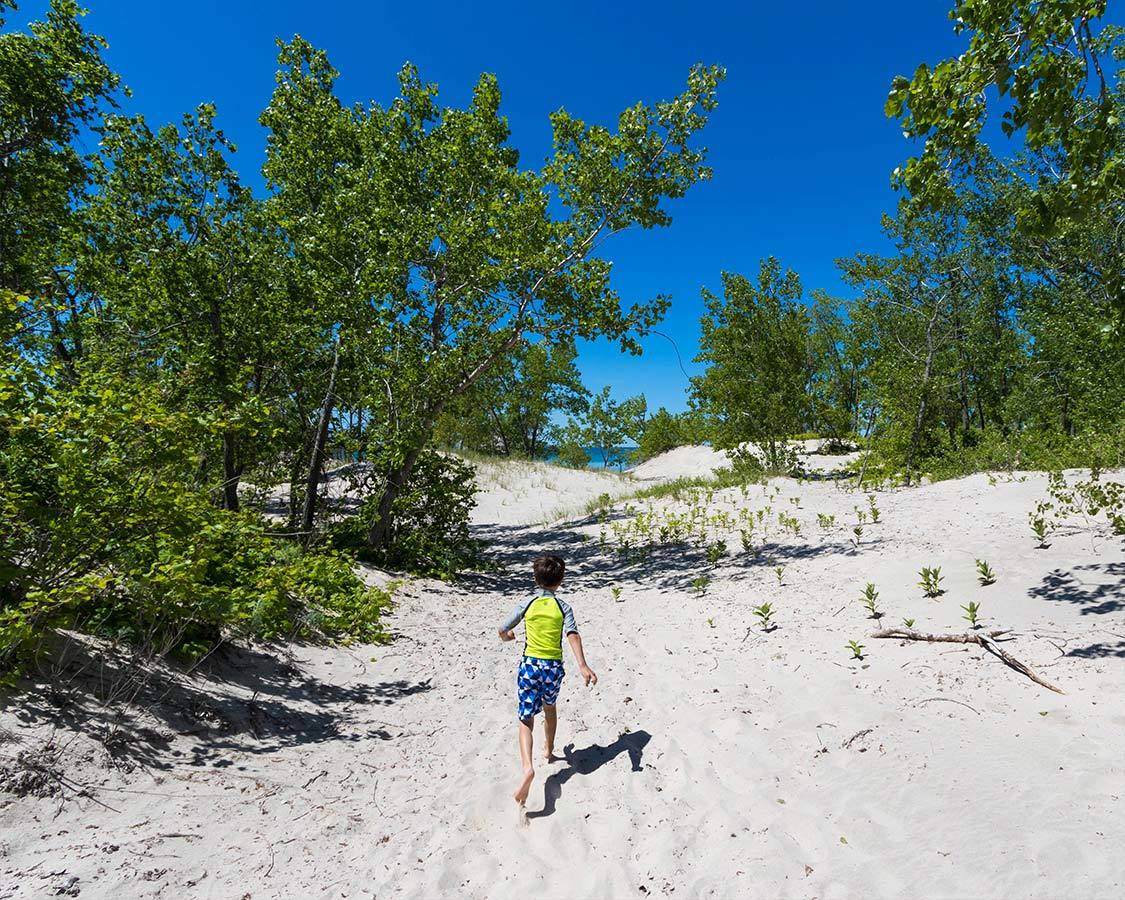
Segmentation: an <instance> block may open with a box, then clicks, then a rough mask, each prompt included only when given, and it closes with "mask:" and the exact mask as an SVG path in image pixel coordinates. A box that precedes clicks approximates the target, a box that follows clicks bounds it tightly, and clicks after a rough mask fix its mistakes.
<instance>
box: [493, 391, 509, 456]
mask: <svg viewBox="0 0 1125 900" xmlns="http://www.w3.org/2000/svg"><path fill="white" fill-rule="evenodd" d="M488 411H489V412H490V413H492V421H493V422H495V423H496V434H497V435H498V436H499V438H500V446H501V448H502V449H503V451H504V455H505V456H511V455H512V448H511V447H509V446H508V436H507V435H506V434H505V433H504V426H503V425H502V424H500V414H499V413H498V412H496V407H495V406H493V405H492V404H489V406H488Z"/></svg>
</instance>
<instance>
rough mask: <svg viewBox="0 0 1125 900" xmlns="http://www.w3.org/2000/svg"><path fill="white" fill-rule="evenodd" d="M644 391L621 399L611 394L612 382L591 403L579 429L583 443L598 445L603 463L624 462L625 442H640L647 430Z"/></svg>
mask: <svg viewBox="0 0 1125 900" xmlns="http://www.w3.org/2000/svg"><path fill="white" fill-rule="evenodd" d="M645 411H646V406H645V398H644V394H640V395H638V396H636V397H627V398H626V399H624V400H622V401H620V402H618V401H616V400H614V399H613V398H612V397H610V388H609V385H606V386H605V387H604V388H602V389H601V390H600V391H599V392H598V393H597V394H595V395H594V399H593V400H592V401H591V403H590V411H589V412H588V413H587V414H586V417H585V419H584V420H583V422H582V426H581V429H580V431H579V435H580V441H581V443H582V444H583V445H585V446H589V447H596V448H597V449H598V451H599V452H600V453H601V457H602V465H603V466H605V467H606V468H609V465H610V462H611V461H616V462H617V464H618V465H619V466H621V465H624V461H625V457H624V456H623V455H621V453H620V448H621V446H622V445H623V444H624V443H625V441H627V440H629V441H637V440H639V439H640V436H641V434H642V433H643V431H644V423H645Z"/></svg>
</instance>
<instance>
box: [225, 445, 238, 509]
mask: <svg viewBox="0 0 1125 900" xmlns="http://www.w3.org/2000/svg"><path fill="white" fill-rule="evenodd" d="M237 441H238V438H237V436H236V435H235V433H234V432H233V431H225V432H223V509H229V510H230V511H231V512H238V506H239V504H238V482H239V480H240V479H241V478H242V468H241V466H239V465H238V446H237Z"/></svg>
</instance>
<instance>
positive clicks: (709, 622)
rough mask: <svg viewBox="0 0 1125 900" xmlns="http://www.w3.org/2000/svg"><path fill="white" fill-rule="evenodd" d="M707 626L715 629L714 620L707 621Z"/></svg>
mask: <svg viewBox="0 0 1125 900" xmlns="http://www.w3.org/2000/svg"><path fill="white" fill-rule="evenodd" d="M707 624H708V625H710V626H711V627H712V628H714V627H715V620H714V619H713V618H711V619H708V620H707Z"/></svg>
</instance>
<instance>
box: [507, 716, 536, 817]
mask: <svg viewBox="0 0 1125 900" xmlns="http://www.w3.org/2000/svg"><path fill="white" fill-rule="evenodd" d="M534 725H535V718H534V717H533V716H528V717H527V718H526V719H520V720H519V726H518V727H519V737H520V762H521V763H522V764H523V781H521V782H520V786H519V787H518V788H516V792H515V793H514V794H513V795H512V796H513V797H514V798H515V801H516V803H518V804H519V805H520V806H523V805H524V803H525V802H527V794H528V792H529V791H530V790H531V782H532V781H534V780H535V766H534V765H533V764H532V762H531V752H532V742H533V740H534V737H533V734H532V727H533V726H534Z"/></svg>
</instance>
